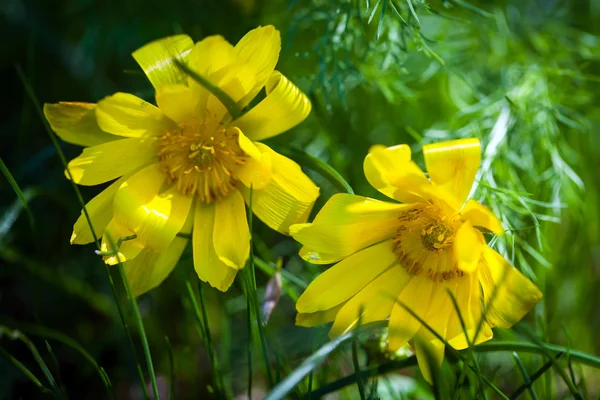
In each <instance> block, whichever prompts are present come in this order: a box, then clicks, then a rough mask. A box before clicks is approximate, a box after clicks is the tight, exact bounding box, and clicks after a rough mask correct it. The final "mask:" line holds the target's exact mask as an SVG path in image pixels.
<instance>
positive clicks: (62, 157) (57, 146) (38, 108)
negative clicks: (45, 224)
mask: <svg viewBox="0 0 600 400" xmlns="http://www.w3.org/2000/svg"><path fill="white" fill-rule="evenodd" d="M15 68H16V70H17V74H18V75H19V78H20V79H21V82H22V83H23V87H24V88H25V91H26V92H27V95H28V96H29V98H30V99H31V102H32V103H33V106H34V108H35V110H36V112H37V114H38V116H39V117H40V120H41V121H42V124H43V125H44V127H45V128H46V132H47V133H48V136H49V137H50V140H51V141H52V145H53V146H54V148H55V149H56V153H57V154H58V157H59V158H60V161H61V163H62V165H63V167H64V168H65V172H66V174H67V177H68V178H69V182H70V183H71V187H72V188H73V191H74V192H75V196H76V197H77V200H78V201H79V204H80V206H81V209H82V211H83V215H84V216H85V219H86V222H87V224H88V226H89V228H90V231H91V233H92V237H93V238H94V243H95V244H96V248H97V250H98V251H101V250H102V249H101V247H100V243H99V242H98V236H97V235H96V231H95V230H94V227H93V225H92V220H91V218H90V215H89V213H88V211H87V208H86V206H85V201H84V200H83V196H82V195H81V192H80V191H79V188H78V187H77V184H76V183H75V182H74V181H73V176H72V175H71V170H70V169H69V164H68V163H67V159H66V157H65V154H64V153H63V151H62V148H61V147H60V144H59V143H58V140H57V139H56V136H55V134H54V132H53V131H52V128H51V127H50V125H49V124H48V121H46V118H45V117H44V113H43V112H42V108H41V106H40V103H39V101H38V99H37V96H36V95H35V92H34V90H33V88H32V87H31V85H30V84H29V81H28V80H27V77H26V76H25V74H23V71H22V70H21V68H20V67H19V66H18V65H17V66H16V67H15ZM103 264H104V270H105V271H106V276H107V278H108V282H109V284H110V288H111V291H112V294H113V297H114V299H115V304H116V306H117V310H118V311H119V317H120V318H121V323H122V324H123V327H124V328H125V332H126V334H127V340H128V342H129V347H130V348H131V353H132V355H133V359H134V362H135V364H136V366H137V370H138V375H139V378H140V382H141V385H142V391H143V393H144V397H145V398H146V399H148V398H149V397H148V391H147V389H146V381H145V379H144V375H143V374H142V370H141V366H140V363H139V360H138V357H137V353H136V351H135V346H134V345H133V339H132V338H131V332H129V328H128V325H127V321H126V320H125V315H124V313H123V309H122V308H121V304H120V303H119V296H118V295H117V290H116V288H115V285H114V281H113V279H112V276H111V274H110V269H109V268H108V265H106V264H105V263H103Z"/></svg>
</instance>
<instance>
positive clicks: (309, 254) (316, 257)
mask: <svg viewBox="0 0 600 400" xmlns="http://www.w3.org/2000/svg"><path fill="white" fill-rule="evenodd" d="M310 225H311V224H295V225H292V226H290V234H291V235H292V236H293V235H294V234H295V232H297V231H299V230H300V229H302V227H305V226H310ZM298 255H299V256H300V257H301V258H302V259H303V260H306V261H308V262H309V263H311V264H318V265H325V264H333V263H336V262H338V261H340V260H341V259H342V258H344V257H345V256H340V255H339V254H338V253H326V252H322V251H320V252H316V251H312V250H310V249H309V248H307V247H306V246H303V247H302V248H301V249H300V251H299V252H298Z"/></svg>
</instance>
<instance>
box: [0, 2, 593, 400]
mask: <svg viewBox="0 0 600 400" xmlns="http://www.w3.org/2000/svg"><path fill="white" fill-rule="evenodd" d="M117 5H118V11H115V10H116V9H117V8H116V7H115V6H117ZM154 6H160V7H154ZM0 12H1V13H2V15H3V18H4V20H5V21H6V23H5V24H2V25H0V32H1V33H2V34H3V35H4V38H5V39H7V40H5V43H4V48H3V50H5V51H3V53H2V54H1V55H0V65H1V66H2V67H3V69H2V73H3V75H4V77H5V80H4V81H5V82H6V85H5V87H4V90H3V94H2V96H3V97H2V100H3V101H2V105H3V106H4V109H5V113H4V115H6V117H7V118H5V119H4V120H3V129H2V131H3V139H4V140H3V142H2V143H3V144H2V146H1V149H0V153H1V154H0V156H1V160H0V169H1V170H2V173H3V176H4V177H5V178H6V181H2V182H1V183H0V187H1V188H2V191H1V192H0V204H2V208H1V211H0V258H1V259H2V263H1V264H0V324H1V325H2V326H1V327H0V328H1V329H0V356H1V357H0V398H7V399H8V398H19V397H20V398H38V397H40V396H43V394H42V393H45V394H46V397H49V396H53V397H55V398H66V397H67V396H69V397H70V398H89V399H95V398H98V399H100V398H106V397H114V398H142V397H146V398H149V397H150V395H153V396H154V397H155V398H158V397H160V398H164V399H166V398H169V397H170V398H188V397H192V398H233V397H234V396H239V397H238V398H243V397H244V396H248V394H249V393H251V395H252V396H253V398H263V397H265V396H268V397H267V398H269V399H279V398H286V396H287V397H288V398H311V399H316V398H320V397H321V396H324V395H326V394H329V393H334V392H335V393H336V396H337V397H336V398H342V399H346V398H347V399H359V398H365V399H375V398H381V399H387V398H415V399H423V398H425V399H429V398H497V397H503V396H505V397H508V398H517V397H518V396H520V397H519V398H528V397H529V398H532V399H536V398H540V399H544V398H586V399H587V398H596V397H597V396H598V394H599V393H600V386H598V383H597V382H599V381H600V372H599V370H600V360H599V359H598V357H596V356H594V354H600V342H599V341H598V339H597V336H598V335H597V332H599V331H600V316H599V315H598V313H597V312H596V309H597V308H598V306H599V305H600V293H599V292H598V290H596V288H597V287H598V286H599V285H600V273H599V272H598V265H600V253H599V252H598V248H599V246H600V228H599V226H600V225H599V224H598V223H597V221H598V219H599V217H600V196H599V194H600V186H599V182H600V141H599V139H598V135H596V134H595V132H596V131H597V130H598V128H600V99H599V95H600V90H599V85H600V57H599V55H600V37H599V36H598V35H600V27H599V26H598V24H597V21H598V20H599V19H600V7H599V6H598V4H597V2H596V1H594V0H571V1H565V2H558V1H530V2H527V1H518V0H494V1H475V0H473V1H466V0H432V1H429V2H425V1H422V0H387V1H386V0H378V1H374V0H371V1H369V0H335V1H330V0H306V1H289V2H278V1H272V0H263V1H255V0H228V1H224V2H212V1H207V0H205V1H204V0H203V1H200V2H189V1H182V2H176V3H169V4H165V3H158V2H156V3H155V2H150V3H148V2H145V3H142V2H139V1H131V2H121V3H119V4H113V2H110V1H109V2H106V3H102V2H94V1H87V0H63V1H62V2H61V5H60V6H57V5H53V4H50V3H47V2H41V1H35V0H8V2H7V3H6V4H4V5H3V6H2V7H0ZM259 24H263V25H264V24H274V25H275V26H276V27H277V28H278V29H279V30H281V32H282V38H283V41H282V46H283V49H282V53H281V57H280V61H279V64H278V69H279V70H280V71H282V73H284V74H285V75H286V76H287V77H288V78H290V79H291V80H292V81H293V82H295V83H296V84H298V85H299V86H300V87H301V88H302V89H303V90H304V91H305V92H306V93H308V94H309V96H310V98H311V101H312V103H313V112H312V114H311V116H310V117H309V119H307V121H305V122H304V123H303V124H301V125H300V126H298V127H297V128H295V129H294V130H293V131H291V132H288V133H286V134H283V135H280V136H278V137H275V138H272V139H269V141H268V144H269V145H271V146H273V147H274V148H275V149H276V150H278V151H279V152H280V153H282V154H285V155H287V156H289V157H290V158H292V159H294V160H296V161H297V162H298V163H299V164H301V165H302V166H303V168H304V169H305V171H307V173H308V174H309V175H310V176H311V177H312V178H313V179H314V181H315V182H316V183H317V184H318V185H319V186H320V187H321V193H322V195H321V197H320V198H319V200H318V202H317V204H316V206H315V212H316V210H318V209H319V208H320V207H321V206H322V205H323V204H324V203H325V201H326V200H327V199H328V198H329V197H330V196H331V195H332V194H334V193H336V192H348V193H352V192H355V193H356V194H359V195H365V196H370V197H375V198H378V197H380V196H381V195H380V194H379V193H377V192H376V191H375V190H374V189H373V188H371V187H370V186H369V185H368V184H367V182H366V180H365V178H364V175H363V172H362V162H363V159H364V156H365V155H366V153H367V151H368V149H369V147H370V146H371V145H373V144H385V145H394V144H398V143H408V144H410V145H411V147H412V149H413V153H414V154H415V156H416V159H417V160H418V161H419V162H420V163H421V165H422V162H421V161H422V157H421V155H420V150H421V147H422V145H424V144H427V143H431V142H434V141H439V140H445V139H451V138H463V137H478V138H480V139H481V141H482V143H483V146H484V154H483V162H482V168H481V171H480V173H479V174H478V176H477V185H476V189H475V191H474V193H473V195H474V196H475V198H477V199H478V200H480V201H482V202H483V203H484V204H486V205H487V206H489V207H490V208H492V209H493V210H494V212H495V213H496V214H497V215H499V216H500V217H501V219H502V223H503V226H504V227H505V228H506V229H507V232H506V235H504V236H502V237H492V236H489V237H488V240H489V242H490V244H491V245H493V246H494V247H495V248H496V249H498V250H499V251H500V252H501V253H503V254H504V255H505V256H506V257H507V259H509V260H510V261H511V262H513V264H514V265H515V266H516V267H517V268H518V269H520V270H521V271H523V272H524V273H525V274H526V275H527V276H528V277H530V278H531V279H533V280H534V281H535V282H536V283H537V284H538V286H539V287H540V288H541V289H542V291H543V293H544V299H543V301H542V302H541V303H540V304H539V305H538V306H537V307H536V309H535V311H533V312H532V313H530V315H529V316H528V317H527V318H525V320H524V321H522V322H521V323H520V324H519V325H518V326H517V327H516V329H514V330H501V329H496V330H495V337H496V338H497V340H496V339H495V340H494V341H491V342H486V343H483V344H480V345H476V346H475V345H472V344H471V346H470V348H469V349H466V350H464V351H460V352H456V351H454V350H450V349H448V350H447V354H446V361H445V363H444V365H443V366H442V368H441V370H440V371H436V374H435V385H434V386H430V385H429V384H427V383H426V382H425V381H424V380H423V378H422V377H421V375H420V373H419V370H418V368H417V367H416V358H415V357H414V356H412V355H406V356H403V355H390V354H386V353H385V352H382V351H381V348H380V347H381V346H380V345H381V340H382V339H381V335H382V334H384V330H383V329H382V327H381V326H380V325H377V324H376V325H375V326H363V327H361V329H360V331H359V332H354V333H351V334H347V335H345V336H342V337H340V338H338V339H334V340H333V341H329V339H327V338H326V336H325V332H326V329H323V328H314V329H310V330H308V329H306V328H300V327H296V326H294V318H295V308H294V303H295V301H296V299H297V297H298V295H299V294H300V293H301V292H302V290H304V289H305V288H306V285H307V283H308V282H310V281H311V280H312V279H313V278H314V277H315V276H316V275H317V274H318V273H320V272H321V271H322V268H321V267H320V266H314V265H310V264H306V263H304V262H303V261H302V260H301V259H300V258H299V257H298V256H297V251H298V245H297V244H296V243H294V241H293V240H292V239H291V238H289V237H284V236H282V235H279V234H276V233H274V232H273V231H271V230H269V229H267V228H266V227H265V226H264V225H263V224H262V223H260V221H256V220H255V221H252V224H253V226H252V257H251V259H250V261H249V265H248V266H247V267H246V268H245V270H244V272H245V273H244V274H240V275H239V278H238V279H237V281H236V282H235V283H234V284H233V286H232V288H231V289H230V291H229V292H227V293H224V294H223V293H220V292H217V291H215V290H213V289H212V288H209V287H208V286H206V285H202V284H199V283H198V282H197V281H196V279H195V277H194V275H193V273H190V271H192V268H191V265H192V258H191V249H189V248H188V249H187V250H186V252H185V253H184V256H183V257H182V258H181V260H180V262H179V265H178V267H177V270H176V271H175V273H173V274H171V276H170V277H169V278H168V279H167V280H166V281H165V282H164V283H163V284H162V285H161V286H160V287H158V288H157V289H155V290H153V291H152V292H150V293H149V294H147V295H144V296H142V297H140V298H139V299H137V301H135V300H134V299H133V298H132V297H131V293H129V292H130V291H129V290H127V287H128V285H127V282H126V280H125V285H124V286H121V285H120V284H117V285H115V284H114V281H113V276H114V275H113V274H115V273H118V272H117V271H116V269H117V268H116V267H115V268H112V269H109V268H108V267H105V266H103V265H102V264H103V263H102V262H101V260H100V259H99V258H98V257H97V256H96V255H95V254H94V253H93V251H94V249H93V246H91V245H90V246H83V247H81V246H70V245H69V243H68V242H69V237H70V230H71V226H72V223H73V222H74V221H75V220H76V218H77V216H78V215H79V212H80V209H81V205H82V204H84V203H85V200H89V199H90V198H91V197H93V196H94V195H95V194H97V193H98V192H99V188H85V187H81V188H77V186H75V185H73V186H72V187H71V184H70V183H69V182H67V181H66V180H65V179H64V173H63V169H64V166H65V162H66V160H68V159H70V158H71V157H73V156H75V155H76V154H78V153H79V151H80V149H78V148H76V147H75V146H71V145H67V144H64V143H59V142H58V140H56V138H55V137H54V136H53V135H51V136H50V139H49V137H48V135H47V133H46V132H45V131H46V128H47V127H46V126H45V122H44V121H43V118H39V117H41V112H40V111H41V110H40V107H39V103H43V102H56V101H59V100H66V101H90V102H93V101H97V100H99V99H101V98H102V97H103V96H105V95H109V94H111V93H113V92H116V91H124V92H131V93H135V94H137V95H139V96H141V97H144V98H146V99H148V100H152V97H153V92H152V90H151V89H152V88H151V86H150V84H149V83H148V82H147V81H145V78H144V76H143V74H141V73H138V70H137V69H136V65H135V63H134V62H133V59H132V58H131V57H130V55H129V54H130V53H131V52H132V51H133V50H135V49H136V48H138V47H139V46H141V45H142V44H144V43H146V42H148V41H150V40H152V39H155V38H158V37H162V36H166V35H170V34H173V33H180V32H186V33H188V34H190V35H191V36H192V37H193V38H194V39H195V40H199V39H201V38H202V37H204V36H206V35H210V34H222V35H223V36H225V37H226V38H227V39H228V40H230V41H231V42H235V41H237V40H238V39H239V38H240V37H241V36H242V35H243V34H244V33H245V32H247V31H248V30H250V29H252V28H254V27H255V26H257V25H259ZM15 64H16V65H18V66H19V67H18V71H19V72H18V74H17V72H15V68H14V65H15ZM19 77H20V78H21V80H22V82H23V83H24V84H25V85H24V86H23V84H22V83H21V81H20V80H19ZM37 99H39V102H38V100H37ZM32 100H33V101H32ZM36 113H39V114H36ZM48 133H49V131H48ZM57 155H58V157H57ZM67 173H68V172H67ZM34 221H35V225H34ZM33 228H35V230H34V229H33ZM121 271H122V270H121ZM274 276H279V278H280V279H281V296H280V297H277V300H273V303H272V306H274V308H273V310H272V312H271V314H270V317H269V319H268V322H266V323H265V321H263V320H262V319H261V312H260V305H261V304H260V303H261V301H262V299H263V298H264V292H265V288H266V287H267V285H269V284H273V283H272V282H273V281H271V279H272V277H274ZM117 282H119V280H117ZM113 303H114V304H113ZM132 324H134V325H135V326H136V328H137V329H135V330H132V329H130V326H132ZM123 327H124V328H125V329H123ZM26 335H27V336H26ZM165 338H168V339H165ZM46 340H47V341H48V342H45V341H46ZM23 344H24V345H25V346H23ZM42 349H46V351H43V350H42ZM73 350H74V351H73ZM140 351H141V352H142V353H141V354H144V359H145V360H146V362H145V363H144V364H143V366H142V363H141V362H140V360H139V359H138V354H140Z"/></svg>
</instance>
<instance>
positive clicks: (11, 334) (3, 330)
mask: <svg viewBox="0 0 600 400" xmlns="http://www.w3.org/2000/svg"><path fill="white" fill-rule="evenodd" d="M0 337H7V338H9V339H11V340H19V341H21V342H23V344H25V346H27V348H28V349H29V351H30V352H31V355H32V356H33V359H34V360H35V362H36V363H37V364H38V366H39V367H40V369H41V370H42V373H43V374H44V377H45V378H46V380H47V381H48V384H49V385H50V391H51V392H52V394H53V395H54V397H56V398H57V399H65V398H66V397H65V395H64V394H63V393H62V391H61V390H60V388H59V387H58V384H57V383H56V380H55V379H54V376H53V375H52V373H51V372H50V370H49V369H48V366H47V365H46V362H45V361H44V359H43V358H42V356H41V355H40V353H39V351H38V350H37V348H36V347H35V345H34V344H33V342H32V341H31V340H29V338H28V337H27V336H25V335H24V334H23V333H21V332H20V331H18V330H16V329H9V328H7V327H5V326H0Z"/></svg>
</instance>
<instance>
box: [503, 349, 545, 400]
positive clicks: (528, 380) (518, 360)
mask: <svg viewBox="0 0 600 400" xmlns="http://www.w3.org/2000/svg"><path fill="white" fill-rule="evenodd" d="M513 357H514V359H515V363H516V364H517V367H518V368H519V371H520V372H521V376H522V377H523V380H524V381H525V383H524V384H523V385H522V386H521V387H520V388H519V389H517V390H516V391H515V392H514V393H513V395H512V396H510V398H511V399H516V398H517V397H518V396H519V395H520V394H521V393H523V391H524V390H525V389H527V390H529V395H530V396H531V400H538V397H537V393H535V390H534V388H533V382H535V379H533V380H532V379H531V378H530V377H529V375H528V374H527V370H526V369H525V366H524V365H523V362H522V361H521V358H520V357H519V354H517V352H515V351H513ZM550 366H552V363H550V364H549V365H548V368H550ZM542 368H543V367H542ZM540 376H541V374H540Z"/></svg>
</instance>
